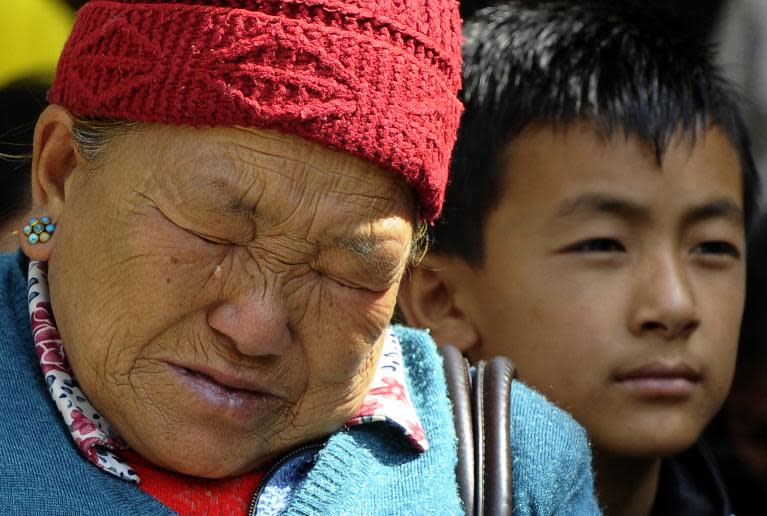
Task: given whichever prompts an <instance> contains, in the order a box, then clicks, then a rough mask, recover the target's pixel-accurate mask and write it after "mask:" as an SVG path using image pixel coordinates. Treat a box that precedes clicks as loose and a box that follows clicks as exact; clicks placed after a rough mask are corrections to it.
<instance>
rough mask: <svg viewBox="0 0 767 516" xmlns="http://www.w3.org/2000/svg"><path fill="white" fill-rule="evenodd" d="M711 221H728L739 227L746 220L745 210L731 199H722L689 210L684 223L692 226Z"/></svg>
mask: <svg viewBox="0 0 767 516" xmlns="http://www.w3.org/2000/svg"><path fill="white" fill-rule="evenodd" d="M710 219H728V220H729V221H730V222H732V223H733V224H735V225H737V226H742V225H743V223H744V220H745V218H744V215H743V208H741V207H740V206H739V205H738V204H737V203H736V202H734V201H732V200H731V199H728V198H721V199H715V200H713V201H709V202H706V203H704V204H701V205H700V206H695V207H693V208H691V209H689V210H687V212H686V213H685V215H684V218H683V223H684V225H685V226H690V225H693V224H696V223H698V222H704V221H706V220H710Z"/></svg>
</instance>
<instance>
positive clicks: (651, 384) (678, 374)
mask: <svg viewBox="0 0 767 516" xmlns="http://www.w3.org/2000/svg"><path fill="white" fill-rule="evenodd" d="M615 379H616V382H617V383H618V384H619V385H620V386H622V387H624V388H627V389H629V390H630V391H631V392H633V393H635V394H637V395H639V396H641V397H647V398H684V397H687V396H689V395H690V394H691V393H692V391H693V389H695V387H696V386H697V385H698V384H699V383H700V382H701V380H702V375H701V374H700V372H698V371H696V370H695V369H693V368H692V367H690V366H689V365H687V364H685V363H673V364H665V363H661V362H653V363H649V364H645V365H643V366H640V367H637V368H635V369H631V370H629V371H626V372H622V373H618V374H617V375H616V378H615Z"/></svg>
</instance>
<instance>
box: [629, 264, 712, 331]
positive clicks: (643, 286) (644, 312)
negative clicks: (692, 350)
mask: <svg viewBox="0 0 767 516" xmlns="http://www.w3.org/2000/svg"><path fill="white" fill-rule="evenodd" d="M635 285H636V287H635V294H634V306H633V310H632V314H631V322H630V327H631V332H632V333H633V334H635V335H637V336H641V335H655V336H657V337H660V338H662V339H664V340H676V339H680V338H687V337H689V336H690V335H691V334H692V333H693V332H694V331H695V330H696V329H697V327H698V326H699V325H700V319H699V314H698V307H697V305H696V302H695V295H694V292H693V289H692V286H691V284H690V280H689V277H688V275H687V271H686V270H685V268H684V266H683V264H681V263H678V261H677V260H673V259H667V260H662V261H661V260H659V261H657V262H655V263H654V264H653V265H652V266H650V267H648V269H647V272H646V273H645V274H640V276H639V277H637V278H636V283H635Z"/></svg>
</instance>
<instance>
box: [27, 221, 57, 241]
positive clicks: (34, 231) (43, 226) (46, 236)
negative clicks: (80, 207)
mask: <svg viewBox="0 0 767 516" xmlns="http://www.w3.org/2000/svg"><path fill="white" fill-rule="evenodd" d="M55 231H56V224H54V223H53V221H51V218H50V217H47V216H44V217H32V218H31V219H29V222H27V225H26V226H24V229H23V232H24V234H25V235H26V236H27V242H29V243H30V244H31V245H35V244H38V243H42V244H44V243H46V242H47V241H48V240H50V239H51V236H53V233H54V232H55Z"/></svg>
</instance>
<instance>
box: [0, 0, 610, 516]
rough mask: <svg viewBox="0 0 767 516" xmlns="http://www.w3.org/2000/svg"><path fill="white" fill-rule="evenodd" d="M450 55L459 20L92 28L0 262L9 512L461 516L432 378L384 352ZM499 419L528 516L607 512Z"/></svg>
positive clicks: (557, 459) (446, 418) (181, 11)
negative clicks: (30, 202)
mask: <svg viewBox="0 0 767 516" xmlns="http://www.w3.org/2000/svg"><path fill="white" fill-rule="evenodd" d="M459 46H460V21H459V18H458V15H457V7H456V5H454V3H453V2H449V1H448V0H421V1H418V2H410V1H407V2H404V1H403V2H383V1H381V2H377V1H369V0H367V1H366V0H349V1H331V0H325V1H323V0H312V1H274V0H265V1H263V0H208V1H202V0H176V1H171V0H165V1H160V0H143V1H141V2H138V1H136V0H123V1H114V0H111V1H106V0H103V1H102V0H96V1H92V2H89V3H88V4H86V6H85V7H84V8H83V9H82V10H81V11H80V13H79V14H78V18H77V22H76V24H75V27H74V29H73V31H72V34H71V37H70V39H69V41H68V43H67V45H66V47H65V49H64V51H63V54H62V56H61V59H60V62H59V67H58V71H57V76H56V80H55V83H54V85H53V87H52V89H51V91H50V93H49V99H50V101H51V105H50V106H49V107H48V108H47V109H46V110H45V111H44V112H43V114H42V115H41V116H40V118H39V121H38V123H37V127H36V131H35V136H34V151H33V160H32V177H33V180H32V189H33V198H34V207H33V208H32V210H31V211H30V213H29V214H28V216H27V217H26V219H25V221H24V225H23V227H21V228H19V229H20V230H19V235H20V237H21V249H22V252H21V253H19V254H17V255H15V256H5V257H3V258H2V259H1V260H0V278H2V287H0V288H1V289H2V290H0V354H2V361H1V362H0V378H1V379H2V382H3V384H4V385H5V386H6V392H5V395H4V396H2V398H0V410H2V413H3V414H4V417H3V423H2V425H0V427H1V428H2V434H1V437H0V457H2V460H0V478H2V483H1V486H2V487H0V490H1V491H0V499H1V500H3V502H2V504H3V512H4V513H12V514H37V513H46V514H48V513H49V514H142V515H145V514H171V513H172V512H173V511H175V512H177V513H180V514H248V513H250V514H269V515H271V514H427V513H432V514H459V513H461V512H462V507H461V501H460V498H459V496H458V493H457V487H456V485H457V481H456V472H455V464H456V442H455V439H456V434H455V429H454V427H453V421H452V412H451V406H450V404H449V401H448V400H447V398H446V387H445V376H444V372H443V369H442V365H441V360H440V359H439V358H438V355H437V353H436V351H435V348H434V345H433V343H432V341H431V340H430V339H429V337H428V336H427V335H426V334H423V333H418V332H414V331H410V330H406V329H403V328H391V327H389V320H390V317H391V315H392V311H393V308H394V304H395V297H396V294H397V289H398V285H399V282H400V279H401V277H402V275H403V273H404V271H405V268H406V266H407V264H408V260H409V258H410V257H411V256H412V255H413V253H414V250H416V249H417V248H418V245H417V244H418V240H419V239H418V235H419V234H420V230H419V228H422V227H423V225H424V224H425V223H427V222H428V221H431V220H433V219H434V218H435V217H436V215H437V214H438V212H439V210H440V206H441V203H442V196H443V190H444V187H445V182H446V170H447V164H448V160H449V154H450V150H451V145H452V142H453V133H454V131H455V129H456V125H457V122H458V118H459V114H460V105H459V103H458V101H457V100H456V96H455V95H456V91H457V89H458V87H459V72H460V61H459V55H460V54H459V50H460V49H459ZM54 314H55V317H54ZM512 392H513V419H514V438H513V439H514V445H513V450H512V455H513V479H514V489H515V492H514V495H515V500H514V504H515V510H516V511H517V514H553V513H561V514H567V513H573V514H590V513H596V512H597V508H596V505H595V503H594V498H593V493H592V491H593V487H592V478H591V472H590V458H589V451H588V445H587V443H586V440H585V437H584V433H583V431H582V430H581V429H580V428H579V427H577V426H576V425H575V424H574V423H573V422H572V420H571V419H570V418H569V417H567V416H566V415H565V414H564V413H562V412H560V411H558V410H557V409H555V408H553V406H551V405H549V404H548V403H547V402H546V401H545V400H543V399H542V398H540V397H539V396H537V395H536V394H534V393H533V392H532V391H530V390H529V389H527V388H526V387H524V385H522V384H515V387H514V389H513V391H512Z"/></svg>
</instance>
